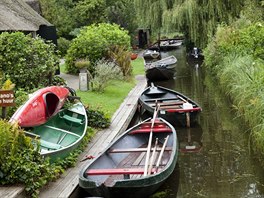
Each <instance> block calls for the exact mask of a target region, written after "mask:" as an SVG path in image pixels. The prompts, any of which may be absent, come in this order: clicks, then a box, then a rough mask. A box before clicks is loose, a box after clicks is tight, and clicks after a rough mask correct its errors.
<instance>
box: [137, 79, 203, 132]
mask: <svg viewBox="0 0 264 198" xmlns="http://www.w3.org/2000/svg"><path fill="white" fill-rule="evenodd" d="M139 104H140V106H141V111H146V112H148V113H149V114H150V115H151V114H153V112H154V110H155V106H156V105H159V116H160V117H162V118H164V119H166V120H167V121H169V122H170V123H171V124H172V125H178V124H180V125H182V126H188V127H190V126H191V125H193V124H194V123H195V122H196V121H197V117H198V115H199V113H200V112H201V110H202V109H201V107H200V106H199V105H198V104H197V103H196V102H194V101H193V100H191V99H190V98H188V97H186V96H185V95H183V94H182V93H179V92H177V91H174V90H171V89H167V88H165V87H161V86H154V85H153V84H152V85H151V86H149V87H147V88H146V89H145V90H144V91H143V92H142V94H141V96H140V97H139Z"/></svg>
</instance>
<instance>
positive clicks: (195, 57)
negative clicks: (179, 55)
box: [187, 47, 204, 62]
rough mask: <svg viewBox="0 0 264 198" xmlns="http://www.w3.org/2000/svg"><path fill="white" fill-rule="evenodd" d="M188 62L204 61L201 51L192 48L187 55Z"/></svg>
mask: <svg viewBox="0 0 264 198" xmlns="http://www.w3.org/2000/svg"><path fill="white" fill-rule="evenodd" d="M187 55H188V56H187V61H188V62H202V61H203V60H204V55H203V52H202V50H201V49H199V48H197V47H194V48H192V50H190V51H189V53H188V54H187Z"/></svg>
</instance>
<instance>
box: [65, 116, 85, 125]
mask: <svg viewBox="0 0 264 198" xmlns="http://www.w3.org/2000/svg"><path fill="white" fill-rule="evenodd" d="M62 118H63V119H65V120H67V121H69V122H74V123H76V124H82V123H83V120H81V119H79V118H75V117H72V116H69V115H67V114H64V115H63V116H62Z"/></svg>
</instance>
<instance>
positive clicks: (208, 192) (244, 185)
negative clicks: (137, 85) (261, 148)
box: [156, 47, 264, 198]
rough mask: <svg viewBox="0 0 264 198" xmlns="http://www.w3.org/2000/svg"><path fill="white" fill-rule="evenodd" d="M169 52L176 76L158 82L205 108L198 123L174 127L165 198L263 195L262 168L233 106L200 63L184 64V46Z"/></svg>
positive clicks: (215, 197) (218, 197)
mask: <svg viewBox="0 0 264 198" xmlns="http://www.w3.org/2000/svg"><path fill="white" fill-rule="evenodd" d="M171 54H172V55H175V56H176V57H177V59H178V62H177V69H176V70H177V72H176V76H175V79H174V80H172V81H167V82H157V83H156V84H157V85H160V86H164V87H168V88H170V89H174V90H176V91H179V92H181V93H183V94H184V95H186V96H188V97H189V98H191V99H193V100H194V101H196V102H197V103H198V104H200V105H201V107H202V109H203V111H202V112H201V114H200V117H199V120H198V123H197V125H196V126H194V127H192V128H189V129H187V128H180V127H177V126H176V127H175V128H176V131H177V135H178V139H179V145H180V152H179V157H178V166H177V168H176V170H175V171H174V174H173V175H172V176H171V177H170V178H169V180H168V181H167V182H166V183H165V185H163V187H162V188H161V189H160V190H166V189H167V191H168V195H167V196H166V198H175V197H179V198H200V197H201V198H202V197H206V198H207V197H208V198H242V197H243V198H260V197H264V174H263V168H262V167H260V166H259V163H258V161H257V160H256V159H253V158H252V157H251V156H252V154H251V153H250V149H249V136H248V134H249V132H248V131H247V128H246V126H245V125H244V124H243V122H242V121H241V120H240V119H239V118H238V117H237V115H236V112H235V111H234V110H233V108H232V104H231V103H230V101H229V100H228V98H227V97H226V96H224V95H223V94H222V93H221V91H220V90H219V88H218V85H217V83H216V82H214V79H213V78H212V77H211V76H210V75H209V74H206V71H205V68H204V67H202V66H201V65H199V64H197V63H187V61H186V56H185V55H186V51H185V48H184V47H182V48H180V49H177V50H174V51H171V52H167V53H165V54H163V56H167V55H171ZM186 146H187V147H186ZM186 148H192V149H193V148H195V149H194V152H188V149H186Z"/></svg>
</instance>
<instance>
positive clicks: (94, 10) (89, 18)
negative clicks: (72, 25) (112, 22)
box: [73, 0, 106, 27]
mask: <svg viewBox="0 0 264 198" xmlns="http://www.w3.org/2000/svg"><path fill="white" fill-rule="evenodd" d="M105 10H106V4H105V1H104V0H83V1H78V2H77V4H76V6H75V7H74V10H73V13H74V16H75V17H74V18H75V22H76V26H77V27H82V26H87V25H91V24H93V23H100V22H105V21H106V16H105Z"/></svg>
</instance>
